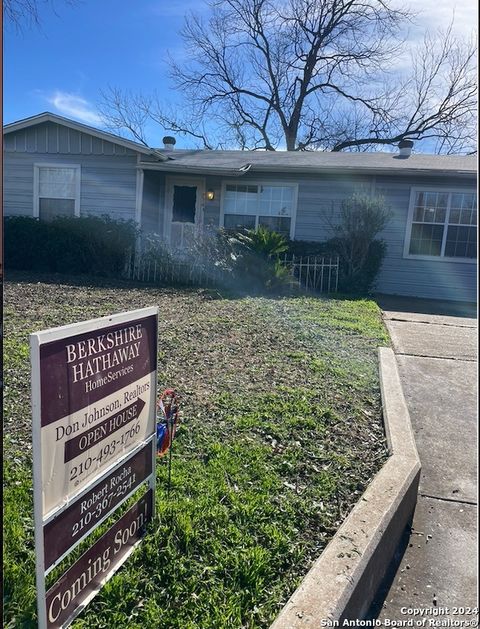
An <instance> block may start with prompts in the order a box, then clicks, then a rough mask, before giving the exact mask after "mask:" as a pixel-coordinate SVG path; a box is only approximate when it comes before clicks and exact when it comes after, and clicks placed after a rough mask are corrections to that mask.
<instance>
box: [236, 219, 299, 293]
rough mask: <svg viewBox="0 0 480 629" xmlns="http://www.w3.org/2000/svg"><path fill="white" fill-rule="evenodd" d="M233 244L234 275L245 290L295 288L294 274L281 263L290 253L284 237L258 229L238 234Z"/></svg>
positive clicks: (273, 290)
mask: <svg viewBox="0 0 480 629" xmlns="http://www.w3.org/2000/svg"><path fill="white" fill-rule="evenodd" d="M231 243H232V245H233V248H234V252H233V256H234V259H235V264H234V268H233V273H234V276H235V278H236V281H237V283H238V285H239V286H243V287H244V290H247V291H248V292H252V291H253V292H262V291H267V292H278V291H281V290H282V289H285V288H287V287H288V286H291V285H292V281H293V278H292V276H291V273H290V271H289V270H288V269H287V268H286V267H285V266H284V265H283V264H282V263H281V261H280V259H279V256H280V254H282V253H285V252H286V251H287V250H288V241H287V239H286V238H285V237H284V236H282V235H281V234H279V233H277V232H274V231H270V230H269V229H266V228H265V227H259V228H258V229H257V230H253V229H249V230H246V231H243V232H238V233H237V234H236V235H235V236H234V237H233V238H231Z"/></svg>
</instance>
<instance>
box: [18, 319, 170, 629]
mask: <svg viewBox="0 0 480 629" xmlns="http://www.w3.org/2000/svg"><path fill="white" fill-rule="evenodd" d="M157 327H158V311H157V309H156V308H146V309H142V310H137V311H134V312H126V313H122V314H118V315H113V316H111V317H103V318H101V319H95V320H92V321H86V322H83V323H76V324H73V325H70V326H64V327H61V328H54V329H51V330H45V331H43V332H38V333H36V334H32V335H31V336H30V347H31V363H32V410H33V451H34V506H35V547H36V555H37V589H38V600H39V626H40V627H57V626H58V627H60V626H66V624H64V622H65V618H73V617H74V616H75V611H76V610H77V609H78V605H77V603H76V602H75V601H77V602H78V601H81V602H80V603H78V604H79V605H85V597H88V598H91V597H92V596H93V595H94V594H95V593H96V592H97V591H98V588H99V587H101V584H102V583H103V582H105V580H106V579H107V578H108V577H109V575H110V574H111V573H112V571H113V570H114V569H116V568H117V567H118V566H119V565H121V563H123V561H124V560H125V558H126V556H127V554H128V552H127V551H128V549H130V548H131V546H132V544H133V543H134V540H136V541H138V537H139V536H140V535H141V532H142V531H143V530H144V528H145V524H146V523H147V521H148V520H149V519H150V518H151V516H152V513H153V497H152V493H153V489H154V463H153V462H154V460H155V443H154V434H155V414H156V383H157ZM146 481H147V482H148V484H149V486H150V493H148V492H147V494H145V496H144V498H142V500H144V503H145V504H143V503H142V506H140V502H141V501H140V502H138V503H137V506H138V509H140V511H139V513H140V515H139V516H138V517H139V520H138V522H137V520H135V518H134V520H132V522H137V524H136V525H135V526H133V524H132V523H130V524H129V526H130V528H129V530H133V528H135V532H134V533H135V534H134V533H132V534H131V535H130V536H129V540H130V541H129V542H128V543H127V542H122V544H121V549H123V550H121V549H120V548H119V549H118V550H117V551H116V552H114V553H113V554H114V555H115V560H114V559H113V556H112V559H111V560H110V562H108V563H109V567H108V570H107V569H106V570H102V575H101V578H99V579H96V578H95V579H94V578H92V579H89V580H88V583H89V585H88V588H86V592H83V589H82V591H81V592H79V593H78V596H73V594H72V596H71V600H70V598H69V596H70V595H68V594H61V596H60V607H59V608H58V609H60V608H61V610H62V611H61V612H58V609H57V607H58V605H57V602H58V601H57V598H55V597H56V596H57V595H56V594H54V595H53V598H52V597H50V598H48V595H47V599H48V600H46V599H45V576H46V574H47V573H48V572H49V571H50V570H51V569H52V568H53V567H54V566H55V565H56V564H57V563H59V561H61V560H62V559H63V558H64V557H65V556H66V555H67V554H68V553H69V552H70V551H71V550H72V549H73V548H74V547H75V546H76V545H78V543H79V542H80V541H82V540H83V539H84V538H85V537H86V536H87V535H89V534H90V533H91V532H92V531H93V530H94V529H95V528H96V527H97V526H98V525H99V524H101V523H102V522H103V521H104V520H105V519H106V518H107V517H108V516H109V515H110V514H112V513H113V512H114V511H115V509H116V508H118V507H119V506H120V505H121V504H122V503H123V502H125V500H126V499H127V498H128V497H130V496H131V495H132V494H133V493H134V492H135V491H136V490H138V488H139V487H140V485H142V483H144V482H146ZM145 501H146V502H145ZM132 509H133V507H132ZM128 513H129V512H128ZM132 513H134V512H133V511H132ZM135 513H136V512H135ZM124 517H125V516H123V517H122V520H119V522H117V523H116V524H115V525H114V526H113V527H112V528H111V529H110V531H107V533H105V535H104V538H105V540H110V537H109V535H110V536H112V535H113V537H112V539H113V540H114V542H112V543H114V544H115V540H116V539H117V538H116V534H117V533H118V531H117V530H116V527H117V526H118V525H119V523H120V522H121V521H123V518H124ZM132 517H133V516H132ZM135 517H136V516H135ZM140 520H141V522H140ZM124 524H125V526H126V525H127V524H126V523H124ZM140 524H141V525H140ZM132 526H133V528H132ZM119 530H120V529H119ZM105 536H106V537H105ZM104 538H101V539H104ZM122 539H123V537H122ZM99 541H100V540H99ZM136 541H135V543H136ZM98 543H99V542H97V543H96V544H95V545H94V546H92V548H90V549H89V551H87V553H85V554H84V555H83V556H82V557H81V558H80V559H79V560H78V561H77V562H76V563H75V564H74V566H72V567H71V568H70V569H69V570H68V571H67V572H66V573H65V574H64V575H63V577H62V578H61V579H60V581H59V582H58V583H57V584H55V585H54V586H53V588H51V590H50V591H49V594H50V593H51V592H52V590H53V591H54V592H56V591H57V590H56V589H55V588H57V585H58V587H60V585H59V584H60V583H61V582H62V583H63V582H66V581H65V579H67V575H74V574H77V573H78V574H80V575H82V574H84V573H83V572H82V570H83V569H85V570H86V569H87V567H86V566H83V567H82V561H83V559H82V558H83V557H87V555H88V557H87V558H86V559H85V560H84V561H86V562H88V561H91V560H92V557H93V555H92V556H90V554H91V552H93V554H95V552H96V551H94V548H96V547H97V546H98ZM105 543H106V542H105ZM108 543H110V541H109V542H108ZM98 548H99V546H98ZM105 552H106V551H105ZM112 552H113V551H112ZM89 565H90V564H89ZM105 573H108V574H107V576H105ZM67 581H68V579H67ZM99 584H100V585H99ZM62 587H63V586H62ZM60 589H61V588H60ZM59 591H60V590H59ZM87 595H88V596H87ZM67 599H69V600H68V603H66V602H65V601H66V600H67ZM49 601H50V603H51V605H53V608H52V609H55V611H54V612H52V613H50V611H49V608H48V609H47V607H48V605H47V603H48V602H49ZM50 603H48V604H50ZM57 612H58V613H57ZM77 613H78V611H77ZM54 618H55V620H53V619H54ZM60 618H61V619H62V620H61V621H60ZM68 622H69V621H67V623H68ZM52 623H53V624H52Z"/></svg>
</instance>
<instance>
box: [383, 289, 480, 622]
mask: <svg viewBox="0 0 480 629" xmlns="http://www.w3.org/2000/svg"><path fill="white" fill-rule="evenodd" d="M378 302H379V304H380V306H381V307H382V308H383V312H384V318H385V323H386V325H387V328H388V330H389V332H390V336H391V338H392V342H393V346H394V351H395V354H396V358H397V363H398V367H399V372H400V377H401V380H402V386H403V390H404V394H405V398H406V401H407V405H408V408H409V412H410V418H411V421H412V426H413V430H414V433H415V440H416V443H417V448H418V453H419V456H420V460H421V463H422V473H421V478H420V487H419V495H418V502H417V507H416V511H415V516H414V521H413V527H412V531H411V534H410V537H409V539H408V542H407V544H406V550H405V553H404V555H403V558H402V560H401V562H400V566H399V568H398V570H397V572H396V575H395V577H394V580H393V583H392V584H391V587H390V589H389V591H388V593H387V594H386V598H385V600H384V603H383V608H382V609H381V611H380V613H379V615H378V618H379V620H382V621H383V623H382V624H383V626H389V624H388V622H387V621H388V620H391V621H393V620H395V621H397V622H398V621H407V620H410V619H412V618H415V619H418V618H421V617H422V616H421V615H420V614H426V617H427V618H431V619H432V617H433V615H435V618H436V621H438V622H439V621H440V619H442V620H445V619H449V621H462V622H463V624H460V625H457V624H450V625H443V626H464V627H465V626H470V625H467V624H466V623H465V622H464V621H469V622H470V621H472V620H474V619H477V618H478V616H472V614H470V613H467V610H464V609H463V608H468V607H470V608H474V607H475V606H477V604H478V599H477V587H478V572H477V556H478V548H477V321H476V319H475V318H473V316H468V315H474V313H473V312H472V309H471V308H470V310H467V311H465V309H464V310H463V311H459V312H458V313H456V314H460V315H467V316H452V315H453V314H455V306H454V305H452V304H447V305H445V304H444V305H443V306H442V304H437V307H436V308H435V304H433V305H432V302H426V301H425V303H424V304H423V306H422V300H414V303H413V304H412V303H410V305H409V301H408V300H407V299H403V300H402V299H396V300H395V299H390V300H388V299H381V298H380V299H378ZM409 310H410V311H409ZM435 310H436V311H437V314H435ZM422 311H423V312H422ZM445 313H448V314H445ZM456 607H457V608H460V609H459V610H456V609H455V608H456ZM414 610H417V611H414ZM419 610H423V611H419ZM415 614H418V615H415ZM437 614H438V616H437ZM424 617H425V616H424ZM390 626H391V625H390ZM407 626H408V625H407ZM423 626H435V625H429V624H428V621H427V623H426V624H425V625H423ZM436 626H441V625H439V624H437V625H436ZM471 626H475V625H471Z"/></svg>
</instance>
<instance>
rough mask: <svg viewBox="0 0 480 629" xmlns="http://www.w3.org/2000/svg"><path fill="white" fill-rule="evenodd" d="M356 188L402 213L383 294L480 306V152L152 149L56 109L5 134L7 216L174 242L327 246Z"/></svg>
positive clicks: (382, 278)
mask: <svg viewBox="0 0 480 629" xmlns="http://www.w3.org/2000/svg"><path fill="white" fill-rule="evenodd" d="M166 140H167V141H168V140H169V139H168V138H166ZM354 191H357V192H359V191H361V192H363V193H365V192H367V193H371V194H375V195H377V194H378V195H382V196H383V197H384V198H385V200H386V204H387V205H388V206H389V207H390V208H391V211H392V213H393V218H392V219H391V220H390V222H389V224H388V226H387V227H386V229H385V230H384V232H383V233H382V234H381V237H382V238H383V239H384V240H385V241H386V243H387V247H388V249H387V254H386V258H385V260H384V263H383V266H382V269H381V271H380V274H379V276H378V280H377V283H376V290H377V291H378V292H380V293H387V294H397V295H408V296H417V297H428V298H438V299H451V300H457V301H476V284H477V281H476V268H477V244H476V243H477V240H476V231H477V228H476V225H477V192H476V158H475V157H474V156H457V155H425V154H415V153H410V151H409V149H408V148H407V149H401V150H400V152H399V153H380V152H373V153H356V152H355V153H353V152H349V153H331V152H322V151H311V152H286V151H277V152H268V151H223V150H178V149H177V150H175V149H174V147H173V144H171V143H170V144H165V145H164V146H163V147H162V148H159V149H150V148H147V147H145V146H143V145H141V144H139V143H137V142H133V141H130V140H126V139H124V138H121V137H119V136H116V135H113V134H111V133H106V132H104V131H100V130H98V129H95V128H92V127H89V126H86V125H84V124H81V123H79V122H75V121H73V120H69V119H67V118H64V117H61V116H57V115H54V114H52V113H42V114H40V115H37V116H33V117H31V118H27V119H24V120H20V121H18V122H14V123H11V124H8V125H6V126H5V127H4V199H3V201H4V214H5V215H6V216H9V215H22V216H34V217H40V218H48V217H50V216H52V215H56V214H70V215H74V216H81V215H85V214H97V215H102V214H109V215H110V216H111V217H112V218H117V219H134V220H136V221H137V222H138V224H139V225H140V226H141V227H142V229H143V230H144V231H149V232H155V233H157V234H160V235H161V236H163V237H164V238H165V239H166V240H168V241H170V242H171V243H172V244H174V245H181V244H182V242H184V241H185V240H187V239H188V238H189V237H191V236H192V234H193V233H195V231H196V230H199V229H202V228H203V227H206V226H217V227H222V226H225V227H235V226H245V227H255V226H257V225H265V226H268V227H270V228H272V229H275V230H277V231H280V232H282V233H285V234H286V235H288V236H289V237H290V238H292V239H295V240H306V241H324V240H327V239H328V238H330V237H331V236H332V235H333V234H332V230H331V220H330V222H329V220H327V219H328V217H330V216H331V215H332V212H335V209H338V207H339V204H340V203H341V201H342V199H344V198H345V197H347V196H349V195H351V194H352V193H353V192H354Z"/></svg>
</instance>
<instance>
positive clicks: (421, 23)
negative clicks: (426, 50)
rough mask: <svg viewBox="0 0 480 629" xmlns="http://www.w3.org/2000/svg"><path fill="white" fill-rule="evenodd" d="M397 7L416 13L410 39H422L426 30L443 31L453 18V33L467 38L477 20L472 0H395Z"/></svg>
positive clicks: (476, 12)
mask: <svg viewBox="0 0 480 629" xmlns="http://www.w3.org/2000/svg"><path fill="white" fill-rule="evenodd" d="M395 5H396V6H397V7H398V8H407V9H410V10H411V11H413V12H414V13H415V14H416V17H415V18H414V20H413V22H414V24H413V26H412V28H411V32H410V39H417V38H421V39H423V35H424V33H425V32H426V31H430V32H434V31H436V30H438V29H441V30H443V31H445V30H446V29H447V28H448V27H449V26H450V24H451V22H452V20H453V33H454V34H455V35H456V36H457V37H460V38H465V39H468V38H469V37H470V35H471V34H472V30H473V29H474V28H475V26H476V24H477V21H478V9H477V3H476V2H472V0H453V1H452V0H422V2H421V3H418V2H412V0H410V1H409V2H405V1H404V0H396V2H395Z"/></svg>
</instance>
